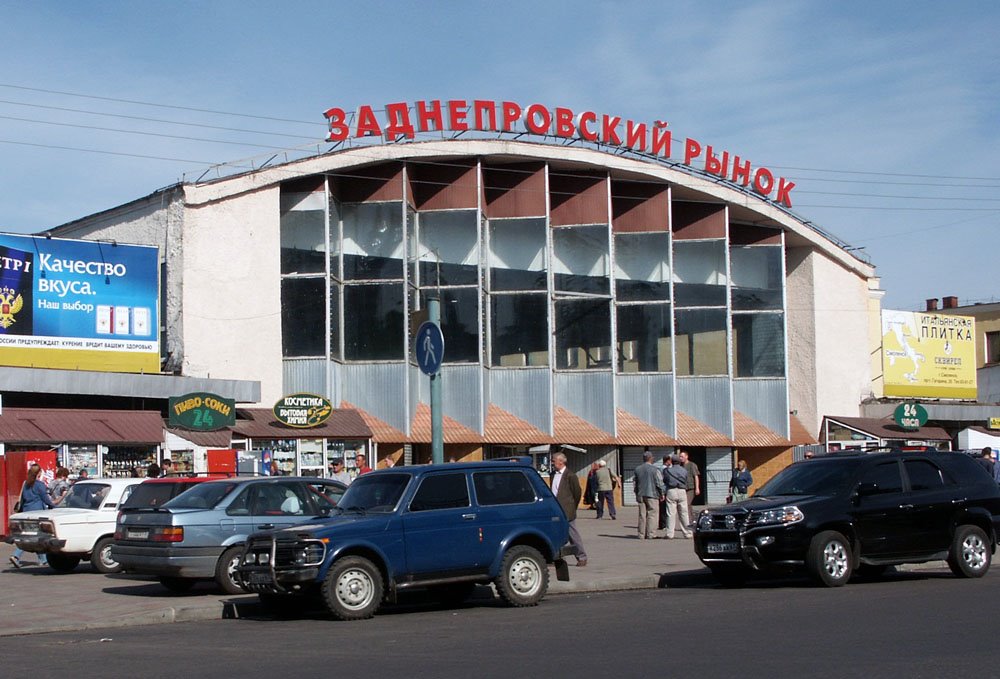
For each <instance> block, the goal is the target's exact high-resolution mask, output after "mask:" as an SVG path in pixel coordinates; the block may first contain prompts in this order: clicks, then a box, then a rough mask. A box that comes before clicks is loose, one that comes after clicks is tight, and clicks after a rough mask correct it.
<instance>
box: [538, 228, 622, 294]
mask: <svg viewBox="0 0 1000 679" xmlns="http://www.w3.org/2000/svg"><path fill="white" fill-rule="evenodd" d="M610 261H611V258H610V256H609V254H608V227H607V226H605V225H601V226H573V227H560V228H557V229H553V230H552V272H553V274H555V289H556V290H559V291H562V292H580V293H588V294H594V295H608V294H610V292H611V287H610V281H609V280H608V276H609V274H610V267H609V263H610Z"/></svg>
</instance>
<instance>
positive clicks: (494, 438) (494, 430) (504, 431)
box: [483, 403, 556, 445]
mask: <svg viewBox="0 0 1000 679" xmlns="http://www.w3.org/2000/svg"><path fill="white" fill-rule="evenodd" d="M483 442H484V443H506V444H513V445H541V444H544V443H549V444H551V443H555V442H556V440H555V439H554V438H552V437H551V436H549V435H548V434H546V433H545V432H543V431H542V430H541V429H539V428H537V427H535V426H534V425H531V424H528V423H527V422H525V421H524V420H522V419H521V418H520V417H517V416H516V415H514V414H512V413H509V412H507V411H506V410H504V409H503V408H501V407H499V406H497V405H494V404H492V403H491V404H490V405H489V408H488V409H487V411H486V431H485V432H484V433H483Z"/></svg>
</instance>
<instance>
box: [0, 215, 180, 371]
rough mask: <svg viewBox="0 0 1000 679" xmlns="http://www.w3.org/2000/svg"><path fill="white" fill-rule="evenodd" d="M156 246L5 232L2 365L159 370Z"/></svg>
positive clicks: (0, 260) (1, 247)
mask: <svg viewBox="0 0 1000 679" xmlns="http://www.w3.org/2000/svg"><path fill="white" fill-rule="evenodd" d="M158 299H159V254H158V251H157V249H156V248H155V247H149V246H139V245H122V244H119V243H107V242H99V241H84V240H65V239H60V238H46V237H44V236H24V235H15V234H3V233H0V365H7V366H34V367H39V368H69V369H79V370H106V371H120V372H152V373H155V372H159V369H160V351H159V319H158V315H157V308H158V307H157V304H158Z"/></svg>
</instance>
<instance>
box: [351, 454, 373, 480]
mask: <svg viewBox="0 0 1000 679" xmlns="http://www.w3.org/2000/svg"><path fill="white" fill-rule="evenodd" d="M354 463H355V466H356V467H357V468H358V476H361V475H362V474H367V473H368V472H370V471H371V470H372V468H371V467H369V466H368V456H366V455H365V454H364V453H358V454H357V455H356V456H355V457H354Z"/></svg>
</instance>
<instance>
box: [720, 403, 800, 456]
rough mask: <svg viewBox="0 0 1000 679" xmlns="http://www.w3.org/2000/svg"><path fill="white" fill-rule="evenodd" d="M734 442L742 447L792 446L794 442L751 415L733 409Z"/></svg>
mask: <svg viewBox="0 0 1000 679" xmlns="http://www.w3.org/2000/svg"><path fill="white" fill-rule="evenodd" d="M733 442H734V443H735V444H736V445H737V446H739V447H740V448H791V446H792V442H791V441H790V440H788V439H786V438H785V437H783V436H781V435H780V434H778V433H777V432H775V431H772V430H771V429H768V428H767V427H765V426H764V425H763V424H761V423H760V422H758V421H757V420H755V419H753V418H751V417H750V416H749V415H744V414H743V413H741V412H739V411H738V410H734V411H733Z"/></svg>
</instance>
